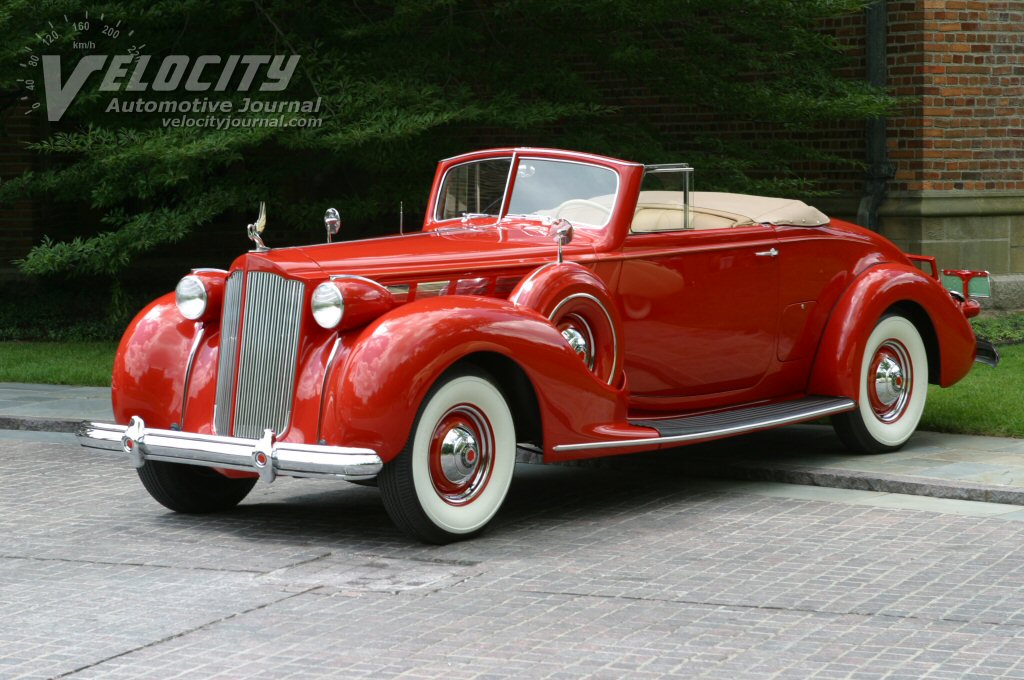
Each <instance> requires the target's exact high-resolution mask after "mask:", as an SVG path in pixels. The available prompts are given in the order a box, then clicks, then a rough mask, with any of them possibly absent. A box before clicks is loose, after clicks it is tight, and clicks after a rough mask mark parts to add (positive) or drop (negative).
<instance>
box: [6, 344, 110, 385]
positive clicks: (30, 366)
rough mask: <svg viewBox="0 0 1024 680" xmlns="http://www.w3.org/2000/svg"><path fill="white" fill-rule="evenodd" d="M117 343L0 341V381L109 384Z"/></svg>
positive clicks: (51, 383)
mask: <svg viewBox="0 0 1024 680" xmlns="http://www.w3.org/2000/svg"><path fill="white" fill-rule="evenodd" d="M116 350H117V343H116V342H0V382H27V383H46V384H49V385H100V386H109V385H110V373H111V371H112V370H113V368H114V352H115V351H116Z"/></svg>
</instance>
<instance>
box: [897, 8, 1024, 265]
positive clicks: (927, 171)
mask: <svg viewBox="0 0 1024 680" xmlns="http://www.w3.org/2000/svg"><path fill="white" fill-rule="evenodd" d="M889 69H890V83H891V84H892V88H893V93H894V94H896V95H900V96H911V97H915V98H917V101H916V102H915V103H914V104H912V105H911V106H909V107H908V108H907V109H905V111H904V113H903V115H901V116H895V117H893V118H891V119H890V126H889V154H890V157H891V159H892V160H893V162H895V163H896V166H897V174H896V178H895V181H894V183H893V184H892V186H891V190H890V192H889V197H890V198H889V200H888V201H887V202H886V203H885V204H884V205H883V207H882V210H881V214H882V224H881V231H882V233H883V234H885V235H886V236H888V237H889V238H892V239H893V240H894V241H896V242H897V243H898V244H899V245H901V246H902V247H904V248H906V249H907V250H909V251H911V252H920V253H925V254H928V255H935V256H936V257H938V258H939V264H940V266H946V267H953V266H957V267H970V268H977V269H988V270H990V271H991V272H992V273H993V274H1011V273H1024V0H1005V1H999V0H890V2H889Z"/></svg>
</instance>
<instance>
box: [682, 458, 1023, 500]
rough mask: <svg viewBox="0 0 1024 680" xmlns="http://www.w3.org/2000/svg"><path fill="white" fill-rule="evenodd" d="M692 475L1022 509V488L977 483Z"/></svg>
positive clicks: (858, 476) (744, 470)
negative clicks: (979, 503)
mask: <svg viewBox="0 0 1024 680" xmlns="http://www.w3.org/2000/svg"><path fill="white" fill-rule="evenodd" d="M694 472H697V473H699V474H702V475H707V476H709V477H717V478H720V479H742V480H745V481H757V482H782V483H785V484H802V485H804V486H823V487H830V488H833V489H853V490H856V491H878V492H881V493H898V494H905V495H909V496H930V497H932V498H948V499H951V500H960V501H978V502H982V503H1002V504H1006V505H1024V488H1019V487H1008V486H1000V485H996V484H979V483H977V482H967V481H954V480H944V479H935V478H933V477H915V476H912V475H883V474H878V473H875V472H862V471H859V470H835V469H826V468H816V467H776V468H770V467H763V466H759V465H752V464H750V463H743V464H732V465H727V466H724V467H723V466H716V465H709V464H702V465H695V466H694Z"/></svg>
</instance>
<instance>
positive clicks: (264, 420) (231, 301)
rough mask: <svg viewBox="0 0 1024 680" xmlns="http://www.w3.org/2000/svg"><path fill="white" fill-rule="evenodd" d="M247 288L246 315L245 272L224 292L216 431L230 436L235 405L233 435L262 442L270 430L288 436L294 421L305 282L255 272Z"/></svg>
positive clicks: (248, 281) (233, 276)
mask: <svg viewBox="0 0 1024 680" xmlns="http://www.w3.org/2000/svg"><path fill="white" fill-rule="evenodd" d="M236 276H237V277H238V280H237V284H236V283H235V281H234V279H235V277H236ZM233 284H234V285H233ZM245 288H246V293H245V304H244V310H243V309H241V307H242V305H241V304H240V298H241V291H242V278H241V275H240V273H239V272H236V273H235V274H233V275H232V277H231V279H229V280H228V285H227V288H226V290H225V291H224V316H223V319H224V320H223V324H224V326H223V331H222V336H221V337H222V339H221V355H220V366H219V374H218V376H217V409H216V416H215V422H214V426H215V427H216V429H217V433H218V434H229V431H228V428H227V425H228V422H229V421H230V419H231V411H232V404H233V405H234V412H235V415H234V421H233V423H232V424H233V427H232V428H231V430H230V434H233V435H234V436H236V437H247V438H253V439H256V438H259V437H260V436H261V435H262V434H263V430H264V429H266V428H269V429H271V430H273V431H274V432H278V433H280V432H283V431H284V430H285V428H287V427H288V423H289V421H290V419H291V404H292V390H293V388H294V386H295V366H296V362H297V360H298V352H299V326H300V322H301V319H302V300H303V294H304V290H303V285H302V283H301V282H299V281H290V280H288V279H284V278H281V277H280V276H277V275H275V274H269V273H266V272H249V274H248V280H247V281H246V285H245ZM240 312H241V321H242V322H241V329H240V331H239V325H240V324H239V313H240ZM232 330H233V331H234V333H231V332H230V331H232ZM236 356H237V357H238V376H237V381H236V379H235V372H234V367H235V357H236ZM236 384H237V387H235V385H236ZM233 388H234V389H233Z"/></svg>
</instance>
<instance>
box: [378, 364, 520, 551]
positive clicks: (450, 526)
mask: <svg viewBox="0 0 1024 680" xmlns="http://www.w3.org/2000/svg"><path fill="white" fill-rule="evenodd" d="M515 454H516V437H515V425H514V423H513V420H512V411H511V410H510V409H509V407H508V404H507V402H506V401H505V397H504V395H503V394H502V393H501V390H500V389H498V387H497V386H496V385H495V384H494V381H493V380H492V379H491V378H490V377H489V376H488V375H487V374H486V373H484V372H482V371H479V370H476V369H470V368H465V369H456V370H454V371H451V372H449V373H448V374H447V375H445V376H442V378H441V379H440V380H438V382H437V383H436V384H435V385H434V386H433V387H432V388H431V390H430V392H429V393H428V394H427V396H426V398H425V399H424V400H423V404H422V405H421V406H420V411H419V414H418V415H417V417H416V420H415V422H414V423H413V427H412V432H411V433H410V436H409V443H408V444H407V445H406V448H405V450H404V451H402V452H401V453H400V454H399V455H398V456H397V457H396V458H395V459H394V460H392V461H391V462H389V463H388V464H387V465H385V466H384V469H383V470H381V473H380V475H379V476H378V478H377V479H378V485H379V487H380V492H381V497H382V499H383V501H384V508H385V509H386V510H387V512H388V515H389V516H390V517H391V520H392V521H393V522H394V523H395V524H396V525H397V526H398V527H399V528H400V529H402V530H403V531H404V532H406V533H407V534H409V535H410V536H412V537H413V538H416V539H418V540H421V541H424V542H426V543H437V544H445V543H451V542H452V541H457V540H461V539H465V538H469V537H470V536H473V535H474V534H476V533H479V532H480V531H481V530H482V529H483V528H484V527H485V526H486V525H487V523H488V522H490V520H491V518H493V517H494V515H495V514H496V513H497V512H498V509H499V508H500V507H501V504H502V502H503V501H504V500H505V495H506V494H507V493H508V489H509V486H510V485H511V483H512V472H513V470H514V469H515Z"/></svg>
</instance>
